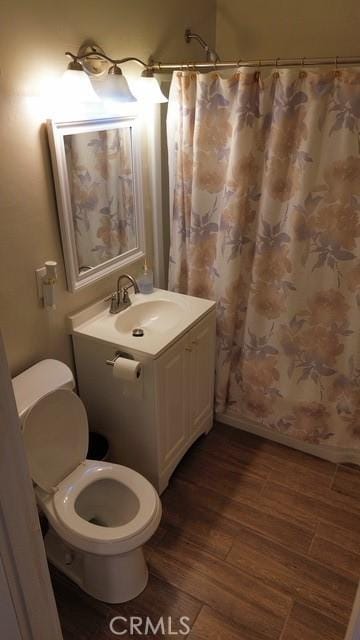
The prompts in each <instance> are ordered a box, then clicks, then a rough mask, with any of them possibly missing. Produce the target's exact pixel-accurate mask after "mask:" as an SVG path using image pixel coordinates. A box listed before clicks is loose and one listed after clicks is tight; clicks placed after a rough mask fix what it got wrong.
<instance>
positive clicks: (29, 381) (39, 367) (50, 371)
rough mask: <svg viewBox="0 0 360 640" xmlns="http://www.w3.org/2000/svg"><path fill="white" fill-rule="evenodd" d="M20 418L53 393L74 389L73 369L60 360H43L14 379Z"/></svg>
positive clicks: (13, 383)
mask: <svg viewBox="0 0 360 640" xmlns="http://www.w3.org/2000/svg"><path fill="white" fill-rule="evenodd" d="M12 385H13V390H14V395H15V400H16V406H17V410H18V414H19V418H20V420H21V421H22V420H23V418H24V417H25V414H26V412H27V411H28V410H29V409H30V408H31V407H32V406H33V405H34V404H35V402H37V401H38V400H40V398H42V397H43V396H45V395H46V394H47V393H51V391H55V390H56V389H74V387H75V380H74V376H73V374H72V371H71V369H70V368H69V367H68V366H67V365H66V364H64V363H63V362H60V361H59V360H50V359H48V360H41V362H37V363H36V364H34V365H33V366H32V367H30V368H29V369H25V371H23V372H22V373H20V374H19V375H18V376H16V377H15V378H13V379H12Z"/></svg>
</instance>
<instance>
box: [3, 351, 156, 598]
mask: <svg viewBox="0 0 360 640" xmlns="http://www.w3.org/2000/svg"><path fill="white" fill-rule="evenodd" d="M31 370H33V371H31ZM13 387H14V392H15V399H16V402H17V406H18V412H19V416H20V418H21V422H22V430H23V437H24V443H25V449H26V453H27V458H28V463H29V469H30V474H31V477H32V480H33V482H34V489H35V495H36V499H37V502H38V505H39V507H40V509H41V510H42V511H43V512H44V513H45V515H46V516H47V518H48V521H49V525H50V527H49V531H48V532H47V534H46V536H45V548H46V552H47V556H48V559H49V561H50V562H51V563H52V564H54V565H55V566H56V567H57V568H58V569H59V570H60V571H63V573H65V574H66V575H67V576H68V577H69V578H71V579H72V580H73V581H74V582H76V583H77V584H78V585H79V586H80V587H81V588H82V589H83V590H84V591H86V592H87V593H89V594H90V595H92V596H93V597H95V598H97V599H99V600H103V601H104V602H109V603H120V602H126V601H128V600H131V599H132V598H135V597H136V596H137V595H138V594H139V593H141V591H142V590H143V589H144V588H145V586H146V584H147V580H148V570H147V566H146V562H145V559H144V555H143V551H142V545H143V544H144V543H145V542H147V540H149V538H150V537H151V536H152V535H153V533H154V532H155V531H156V529H157V527H158V525H159V522H160V518H161V502H160V499H159V496H158V494H157V492H156V491H155V489H154V487H153V486H152V485H151V484H150V483H149V482H148V481H147V480H146V479H145V478H144V477H143V476H141V475H140V474H139V473H137V472H136V471H134V470H132V469H129V468H127V467H123V466H121V465H118V464H111V463H108V462H97V461H92V460H86V453H87V449H88V421H87V415H86V410H85V407H84V405H83V403H82V401H81V399H80V398H79V397H78V396H77V395H76V394H75V393H74V392H73V390H72V389H73V387H74V381H73V377H72V374H71V371H70V369H69V368H68V367H67V366H66V365H64V364H63V363H59V362H57V361H54V360H44V361H42V362H40V363H38V364H37V365H34V367H31V369H28V370H27V371H26V372H24V373H22V374H20V376H17V378H14V380H13Z"/></svg>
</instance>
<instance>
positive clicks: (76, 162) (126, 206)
mask: <svg viewBox="0 0 360 640" xmlns="http://www.w3.org/2000/svg"><path fill="white" fill-rule="evenodd" d="M47 129H48V135H49V142H50V151H51V159H52V167H53V174H54V180H55V189H56V199H57V206H58V213H59V220H60V230H61V238H62V244H63V252H64V260H65V269H66V277H67V283H68V288H69V290H70V291H72V292H74V291H76V290H78V289H80V288H81V287H84V286H86V285H89V284H91V283H92V282H95V281H96V280H98V279H100V278H102V277H104V276H106V275H108V274H109V273H111V272H112V271H114V270H115V269H118V268H119V267H120V266H124V267H125V266H126V265H129V264H131V263H132V262H135V261H136V260H138V259H140V258H142V257H144V255H145V233H144V210H143V197H142V185H141V162H140V141H139V131H138V126H137V119H136V117H126V118H123V117H111V118H110V117H109V118H96V119H95V118H94V119H87V120H81V121H76V122H61V121H56V120H48V122H47Z"/></svg>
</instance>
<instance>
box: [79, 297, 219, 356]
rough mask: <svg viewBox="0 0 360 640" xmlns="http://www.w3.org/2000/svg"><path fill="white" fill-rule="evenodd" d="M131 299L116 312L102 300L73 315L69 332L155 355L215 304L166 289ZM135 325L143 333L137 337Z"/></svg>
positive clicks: (213, 307)
mask: <svg viewBox="0 0 360 640" xmlns="http://www.w3.org/2000/svg"><path fill="white" fill-rule="evenodd" d="M130 299H131V306H129V307H128V308H127V309H125V310H123V311H120V312H119V313H117V314H111V313H110V312H109V302H108V301H105V300H101V301H100V302H97V303H95V304H93V305H91V306H90V307H87V308H86V309H83V310H82V311H80V312H78V313H76V314H74V315H72V316H70V317H69V319H68V320H69V329H70V332H71V333H72V334H73V335H79V336H87V337H88V338H91V339H94V340H101V341H105V342H109V343H111V344H112V345H117V346H119V347H121V348H123V349H128V350H131V351H137V352H138V353H140V354H141V353H143V354H146V355H148V356H150V357H152V358H156V357H157V356H159V355H160V353H161V352H162V351H164V350H165V349H167V348H168V346H169V345H170V344H171V343H173V342H175V340H177V339H178V338H179V337H180V336H181V335H182V334H183V333H185V332H186V331H187V330H188V329H189V328H190V327H191V326H192V325H195V324H196V323H197V322H198V321H199V320H200V319H201V318H202V317H203V316H205V315H206V314H207V313H209V312H210V311H212V310H213V309H215V306H216V305H215V302H213V301H212V300H204V299H203V298H195V297H193V296H187V295H183V294H180V293H174V292H172V291H165V290H163V289H154V291H153V293H150V294H147V295H145V294H141V293H138V294H132V295H130ZM135 328H140V329H143V332H144V335H143V336H142V337H134V336H133V335H132V331H133V329H135Z"/></svg>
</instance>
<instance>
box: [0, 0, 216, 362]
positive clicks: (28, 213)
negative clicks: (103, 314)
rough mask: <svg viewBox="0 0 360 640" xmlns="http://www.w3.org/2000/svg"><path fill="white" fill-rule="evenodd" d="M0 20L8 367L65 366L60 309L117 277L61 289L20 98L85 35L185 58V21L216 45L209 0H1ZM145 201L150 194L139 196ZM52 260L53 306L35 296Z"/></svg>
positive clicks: (39, 133) (41, 158)
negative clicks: (46, 361) (41, 271)
mask: <svg viewBox="0 0 360 640" xmlns="http://www.w3.org/2000/svg"><path fill="white" fill-rule="evenodd" d="M1 14H2V15H1V25H0V113H1V130H0V148H1V159H0V194H1V195H0V325H1V328H2V330H3V335H4V339H5V345H6V350H7V354H8V358H9V362H10V367H11V371H12V373H13V374H15V373H17V372H18V371H20V370H22V369H23V368H25V367H27V366H29V365H30V364H32V363H33V362H35V361H36V360H38V359H41V358H44V357H49V356H51V357H56V358H60V359H62V360H64V361H65V362H68V363H69V364H70V365H71V364H72V353H71V342H70V339H69V337H68V336H67V335H66V333H65V328H64V319H65V317H66V315H67V314H69V313H71V312H74V311H76V310H78V309H79V308H81V307H83V306H86V305H87V304H90V303H91V302H93V301H95V300H96V299H98V298H100V297H102V296H105V295H107V294H108V293H109V292H110V291H111V290H112V289H113V288H114V285H115V276H112V277H109V278H106V279H105V280H102V281H101V282H100V283H99V284H97V285H92V286H90V287H88V288H86V289H84V290H83V291H81V292H79V293H77V294H70V293H69V292H67V291H66V285H65V275H64V267H63V261H62V251H61V243H60V236H59V228H58V220H57V211H56V204H55V196H54V188H53V180H52V174H51V168H50V160H49V152H48V145H47V138H46V131H45V128H44V125H42V124H41V123H40V122H39V119H38V117H36V116H35V115H34V114H33V113H31V112H30V111H29V108H28V101H27V97H28V96H31V95H33V94H34V92H35V93H36V91H37V90H38V87H39V85H40V84H41V82H42V80H43V78H44V77H46V76H47V75H49V74H50V75H54V74H60V73H61V72H62V71H63V70H64V68H65V65H66V59H65V56H64V52H65V50H67V49H70V50H71V51H77V49H78V47H79V45H80V44H81V42H82V41H83V40H85V39H86V38H93V39H94V40H95V41H96V42H97V43H98V44H99V45H100V46H103V48H105V49H106V51H107V52H109V54H110V55H111V54H113V55H116V56H119V57H122V56H127V55H133V56H138V57H140V58H142V59H145V60H146V59H147V58H148V57H149V56H150V55H153V56H154V57H155V59H161V60H167V61H176V60H179V59H181V60H185V61H187V60H188V61H190V60H191V59H194V58H195V57H196V56H197V55H198V54H199V50H198V48H197V46H196V44H190V45H187V44H186V43H185V42H184V39H183V33H184V30H185V28H186V27H188V26H191V27H192V28H193V29H194V30H199V31H201V33H202V34H203V36H204V37H205V38H207V39H209V41H210V42H211V43H212V44H214V41H215V0H210V1H209V0H198V1H197V2H193V1H192V0H183V1H182V2H181V3H179V2H178V0H167V1H166V2H164V1H161V0H153V2H151V3H150V2H148V0H141V1H140V0H131V1H130V0H127V1H126V2H119V0H103V1H102V2H101V3H99V2H98V1H97V0H86V1H85V0H78V1H77V2H75V3H74V2H72V1H70V0H62V2H60V3H55V2H49V1H48V0H32V2H28V0H3V1H2V11H1ZM146 199H147V200H148V199H149V198H146ZM47 259H55V260H57V261H58V262H59V271H60V280H59V285H58V305H57V310H56V312H53V313H51V314H48V313H46V312H45V311H43V310H42V309H41V308H40V307H39V305H38V301H37V294H36V285H35V274H34V271H35V269H36V268H37V267H40V266H42V264H43V262H44V261H45V260H47Z"/></svg>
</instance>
